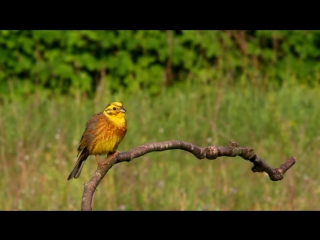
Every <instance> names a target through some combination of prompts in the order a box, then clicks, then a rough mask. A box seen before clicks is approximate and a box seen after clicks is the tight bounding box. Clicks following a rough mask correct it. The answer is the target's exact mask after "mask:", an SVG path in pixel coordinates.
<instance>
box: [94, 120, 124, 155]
mask: <svg viewBox="0 0 320 240" xmlns="http://www.w3.org/2000/svg"><path fill="white" fill-rule="evenodd" d="M126 126H127V123H126V120H125V118H121V119H110V117H109V118H108V119H107V118H104V119H100V121H99V123H97V125H96V130H95V136H94V140H93V144H92V148H91V154H94V155H103V154H107V153H109V152H115V151H116V150H117V148H118V145H119V144H120V142H121V141H122V139H123V138H124V136H125V134H126V131H127V128H126Z"/></svg>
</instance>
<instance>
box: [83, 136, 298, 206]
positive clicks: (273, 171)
mask: <svg viewBox="0 0 320 240" xmlns="http://www.w3.org/2000/svg"><path fill="white" fill-rule="evenodd" d="M170 149H180V150H184V151H187V152H190V153H192V154H193V155H194V156H195V157H196V158H198V159H204V158H207V159H209V160H214V159H216V158H218V157H222V156H225V157H236V156H240V157H242V158H243V159H245V160H249V161H250V162H252V163H253V167H252V168H251V170H252V171H253V172H266V173H267V174H268V175H269V178H270V179H271V180H272V181H279V180H282V179H283V177H284V174H285V172H286V171H287V170H288V169H289V168H291V167H292V166H293V165H294V164H295V163H296V160H295V158H294V157H290V158H289V159H288V160H287V161H286V162H285V163H283V164H281V165H280V167H278V168H272V167H270V166H269V165H268V164H267V163H266V162H265V161H264V160H263V159H262V158H260V157H258V156H257V155H256V154H255V152H254V150H253V148H251V147H240V146H239V144H238V143H236V142H232V141H230V142H229V144H228V146H226V147H217V146H209V147H206V148H201V147H198V146H196V145H194V144H192V143H189V142H184V141H180V140H171V141H165V142H154V143H146V144H144V145H141V146H139V147H137V148H134V149H131V150H129V151H127V152H122V153H119V152H117V153H116V154H113V155H110V156H109V157H107V158H106V161H105V162H104V167H103V168H102V167H98V168H97V170H96V172H95V173H94V174H93V176H92V177H91V179H90V180H89V181H88V182H87V183H85V185H84V192H83V197H82V204H81V210H82V211H91V210H92V206H91V205H92V198H93V194H94V192H95V190H96V188H97V186H98V185H99V183H100V182H101V180H102V179H103V177H104V176H105V175H106V173H107V172H108V171H109V170H110V168H111V167H112V166H113V165H114V164H117V163H121V162H130V161H131V160H133V159H134V158H138V157H141V156H143V155H145V154H147V153H149V152H155V151H165V150H170Z"/></svg>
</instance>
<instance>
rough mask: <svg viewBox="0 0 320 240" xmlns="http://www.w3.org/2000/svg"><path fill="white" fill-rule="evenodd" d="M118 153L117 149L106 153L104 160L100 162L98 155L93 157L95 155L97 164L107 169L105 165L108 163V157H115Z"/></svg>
mask: <svg viewBox="0 0 320 240" xmlns="http://www.w3.org/2000/svg"><path fill="white" fill-rule="evenodd" d="M119 153H120V152H119V151H115V152H112V153H108V155H107V157H106V160H105V161H104V162H100V161H99V158H98V156H97V155H96V156H95V157H96V161H97V164H98V166H99V167H101V168H102V169H104V170H107V165H108V163H109V161H110V159H112V158H116V157H117V156H118V154H119Z"/></svg>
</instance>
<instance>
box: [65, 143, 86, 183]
mask: <svg viewBox="0 0 320 240" xmlns="http://www.w3.org/2000/svg"><path fill="white" fill-rule="evenodd" d="M88 156H89V154H88V153H87V152H86V151H85V150H84V149H83V150H82V151H81V152H80V153H79V155H78V160H77V162H76V164H75V165H74V167H73V170H72V172H71V173H70V175H69V177H68V180H70V179H72V178H78V177H79V176H80V173H81V170H82V168H83V165H84V163H85V161H86V159H87V158H88Z"/></svg>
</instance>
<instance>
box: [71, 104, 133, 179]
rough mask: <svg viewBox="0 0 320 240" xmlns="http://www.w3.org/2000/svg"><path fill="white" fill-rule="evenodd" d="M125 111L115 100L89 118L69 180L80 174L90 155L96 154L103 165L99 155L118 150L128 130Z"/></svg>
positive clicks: (109, 153) (97, 159)
mask: <svg viewBox="0 0 320 240" xmlns="http://www.w3.org/2000/svg"><path fill="white" fill-rule="evenodd" d="M125 112H126V109H125V108H124V107H123V105H122V103H120V102H113V103H110V104H109V105H108V106H106V108H105V109H104V111H103V112H99V113H96V114H95V115H93V116H92V117H91V118H90V119H89V121H88V122H87V124H86V129H85V131H84V133H83V134H82V137H81V140H80V143H79V147H78V155H77V162H76V164H75V166H74V168H73V170H72V172H71V173H70V175H69V177H68V180H70V179H72V178H78V177H79V176H80V173H81V170H82V168H83V165H84V163H85V160H86V159H87V158H88V156H89V155H95V158H96V161H97V164H98V165H99V166H101V165H103V163H100V162H99V158H98V155H103V154H108V156H109V155H111V154H113V153H115V152H116V150H117V147H118V145H119V144H120V142H121V141H122V139H123V138H124V136H125V134H126V132H127V121H126V119H125Z"/></svg>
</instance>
